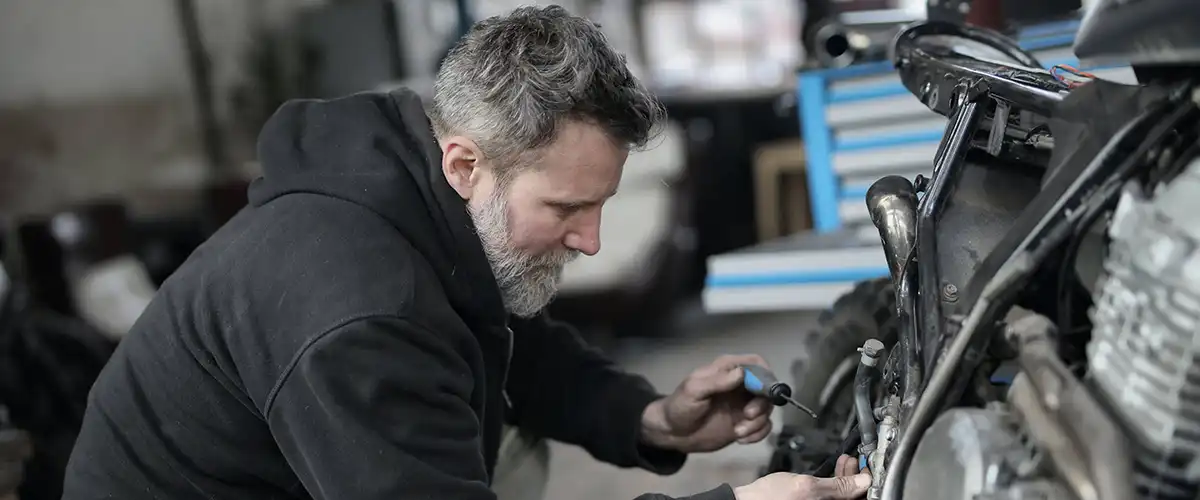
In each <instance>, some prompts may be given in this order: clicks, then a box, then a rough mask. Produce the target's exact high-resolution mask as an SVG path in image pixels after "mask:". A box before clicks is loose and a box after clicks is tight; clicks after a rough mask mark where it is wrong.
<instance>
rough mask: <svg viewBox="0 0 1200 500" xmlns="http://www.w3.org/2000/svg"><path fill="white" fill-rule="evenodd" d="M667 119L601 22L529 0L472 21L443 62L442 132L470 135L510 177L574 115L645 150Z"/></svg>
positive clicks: (437, 99) (437, 115)
mask: <svg viewBox="0 0 1200 500" xmlns="http://www.w3.org/2000/svg"><path fill="white" fill-rule="evenodd" d="M665 117H666V112H665V111H664V110H663V107H662V105H661V104H660V103H659V102H658V100H657V99H656V98H655V97H654V96H653V95H652V94H651V93H650V92H649V91H648V90H647V89H646V88H645V87H644V86H643V85H642V84H641V83H640V82H639V81H638V80H637V79H636V78H634V76H633V74H632V73H630V71H629V68H628V67H627V66H626V64H625V56H623V55H621V54H619V53H617V52H616V50H614V49H613V48H612V47H611V46H610V45H609V43H608V40H607V39H606V38H605V36H604V34H603V33H602V32H601V31H600V27H599V26H597V25H596V24H595V23H592V22H591V21H589V20H587V19H584V18H582V17H578V16H574V15H571V14H570V13H569V12H567V11H566V10H565V9H563V8H562V7H559V6H549V7H544V8H540V7H522V8H519V9H517V10H515V11H513V12H512V13H511V14H509V15H507V16H497V17H491V18H488V19H485V20H483V21H480V22H478V23H476V24H475V25H474V26H472V28H471V30H470V31H469V32H468V33H467V34H466V35H465V36H463V38H462V39H460V40H459V41H458V43H457V44H455V46H454V47H453V48H452V49H450V52H449V53H448V54H447V56H446V58H445V60H443V61H442V65H441V68H440V69H439V70H438V74H437V81H436V82H435V83H434V94H433V107H432V110H431V112H430V121H431V122H432V123H433V129H434V133H435V134H436V135H437V136H438V137H439V138H445V137H449V136H452V135H464V136H467V137H470V138H471V139H472V140H474V141H475V142H476V143H477V144H478V145H479V147H480V148H481V149H482V150H483V152H484V154H485V155H487V156H489V157H491V158H495V159H496V161H497V168H499V169H503V170H501V171H500V172H498V173H497V175H498V176H500V177H501V178H502V179H503V178H504V177H506V176H507V175H509V173H510V172H508V171H507V170H508V167H510V166H512V165H514V164H516V163H517V162H518V161H519V160H520V159H522V158H525V155H526V154H527V153H529V152H532V151H536V150H537V149H539V148H541V147H543V146H546V145H549V144H550V143H552V142H553V141H554V139H555V137H556V136H557V133H558V130H559V127H561V126H562V125H563V124H564V123H566V122H570V121H582V122H587V123H593V124H596V125H599V126H601V127H603V129H604V130H605V131H606V132H607V133H608V135H609V136H610V137H611V138H612V139H613V140H614V141H617V142H618V143H619V144H622V145H623V146H625V147H627V148H629V149H631V150H637V149H642V148H644V147H645V146H646V144H647V143H648V142H649V141H650V140H651V139H652V138H653V137H654V136H655V135H656V134H657V133H658V131H660V130H661V129H660V126H661V125H662V123H663V122H664V119H665Z"/></svg>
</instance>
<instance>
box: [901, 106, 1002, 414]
mask: <svg viewBox="0 0 1200 500" xmlns="http://www.w3.org/2000/svg"><path fill="white" fill-rule="evenodd" d="M961 92H966V91H965V90H962V91H961ZM962 99H966V96H965V95H964V96H962ZM981 114H982V113H981V108H980V107H979V104H978V103H976V102H965V101H964V102H963V103H962V104H960V105H959V106H958V107H957V108H956V109H955V111H954V114H953V115H951V119H950V123H948V124H947V125H946V135H945V139H943V140H942V144H941V146H940V147H939V148H938V153H937V155H936V156H935V157H934V167H933V180H932V182H931V183H930V187H929V191H928V192H927V193H926V194H925V198H923V199H922V200H921V204H920V205H919V206H918V208H917V210H918V214H917V250H916V251H917V262H919V263H920V265H919V266H918V267H917V279H918V281H917V303H918V306H919V308H920V314H918V315H917V319H916V323H917V329H918V331H919V336H920V338H921V340H922V342H923V345H922V346H921V347H922V348H923V349H922V350H923V351H924V354H925V355H924V358H925V359H924V360H923V362H922V365H923V366H924V367H925V368H926V369H927V370H930V369H932V367H933V364H934V363H935V362H936V360H937V356H938V353H939V352H940V351H941V345H940V344H941V330H942V329H941V325H940V324H939V322H940V318H941V317H942V314H941V295H940V293H939V290H940V289H941V283H940V280H941V276H940V273H939V272H938V260H937V259H938V244H937V217H938V215H940V214H941V212H942V207H943V205H945V203H946V199H947V198H949V196H950V190H951V189H950V186H952V185H953V181H954V180H956V179H957V178H958V173H959V170H960V168H959V167H960V166H961V165H962V162H963V158H964V157H965V156H966V154H967V150H968V149H970V147H971V137H972V135H973V134H974V132H975V126H976V124H977V123H978V122H979V116H980V115H981ZM930 376H932V373H930V372H929V371H926V372H925V374H924V377H923V379H926V380H922V385H925V383H927V382H928V380H927V378H928V377H930ZM901 404H902V410H901V412H900V414H901V416H902V418H901V421H902V422H904V421H906V420H907V418H903V417H907V416H908V415H910V414H911V413H912V405H913V402H910V401H907V400H905V401H902V403H901ZM904 427H907V423H905V424H904Z"/></svg>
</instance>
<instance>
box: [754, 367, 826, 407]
mask: <svg viewBox="0 0 1200 500" xmlns="http://www.w3.org/2000/svg"><path fill="white" fill-rule="evenodd" d="M741 367H742V372H743V375H742V385H743V386H745V387H746V390H747V391H749V392H750V394H753V395H755V396H761V397H764V398H767V401H770V402H771V404H773V405H775V406H783V405H785V404H788V403H791V404H792V406H795V407H796V408H799V409H800V410H801V411H803V412H804V413H807V414H808V415H809V416H811V417H812V418H813V420H816V419H817V412H815V411H812V410H811V409H809V407H807V406H804V405H802V404H800V403H798V402H796V400H795V399H792V388H791V387H789V386H788V385H787V384H785V383H783V382H780V381H779V378H778V377H776V376H775V374H774V373H771V370H768V369H766V367H762V366H758V365H741Z"/></svg>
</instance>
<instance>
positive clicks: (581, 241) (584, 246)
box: [563, 210, 600, 257]
mask: <svg viewBox="0 0 1200 500" xmlns="http://www.w3.org/2000/svg"><path fill="white" fill-rule="evenodd" d="M583 219H584V220H581V221H580V223H579V224H578V225H577V226H576V227H575V228H574V229H573V230H572V231H570V232H568V233H567V237H566V240H565V241H563V244H565V245H566V246H567V248H570V249H572V250H578V251H579V253H582V254H584V255H587V256H589V257H590V256H592V255H596V254H597V253H599V252H600V211H599V210H596V213H595V215H594V216H591V217H585V218H583Z"/></svg>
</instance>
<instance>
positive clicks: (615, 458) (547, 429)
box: [506, 315, 686, 475]
mask: <svg viewBox="0 0 1200 500" xmlns="http://www.w3.org/2000/svg"><path fill="white" fill-rule="evenodd" d="M513 330H514V334H513V337H514V339H513V342H514V347H513V359H512V363H511V368H510V369H509V370H510V372H509V378H508V381H507V384H506V387H507V389H508V394H509V396H510V398H511V399H512V404H513V415H512V417H513V418H512V419H513V420H514V421H515V423H516V424H517V425H518V426H519V427H523V428H526V429H529V430H531V431H533V432H535V433H537V434H540V435H543V436H546V437H548V438H551V439H555V440H558V441H563V442H566V443H570V444H575V445H579V446H582V447H583V448H584V449H586V450H587V451H588V453H590V454H591V455H592V456H593V457H595V458H596V459H598V460H601V461H604V462H608V463H610V464H613V465H616V466H618V467H640V468H642V469H645V470H648V471H650V472H654V473H657V474H663V475H669V474H674V473H675V472H677V471H679V469H680V468H681V467H683V463H684V461H685V459H686V455H684V454H683V453H680V452H676V451H671V450H664V449H660V448H654V447H651V446H648V445H645V444H643V443H641V425H642V413H643V412H644V411H645V409H646V406H648V405H649V404H650V403H651V402H653V401H655V400H657V399H659V398H662V397H663V396H662V395H661V394H659V393H658V392H657V391H655V390H654V388H653V387H652V386H651V385H650V383H649V382H647V381H646V379H644V378H642V377H640V376H637V375H633V374H629V373H625V372H623V371H621V370H620V369H619V368H618V367H617V366H616V365H615V364H614V363H613V362H612V361H611V360H609V359H608V358H607V357H605V356H604V355H603V354H601V353H600V352H599V351H597V350H595V349H593V348H591V347H590V346H588V345H587V344H586V343H584V341H583V339H581V338H580V336H579V333H578V332H576V331H575V329H573V328H571V327H570V326H568V325H566V324H563V323H559V322H556V321H553V320H550V319H549V318H547V317H545V316H544V315H542V316H538V317H535V318H533V319H530V320H516V321H514V322H513Z"/></svg>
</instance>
